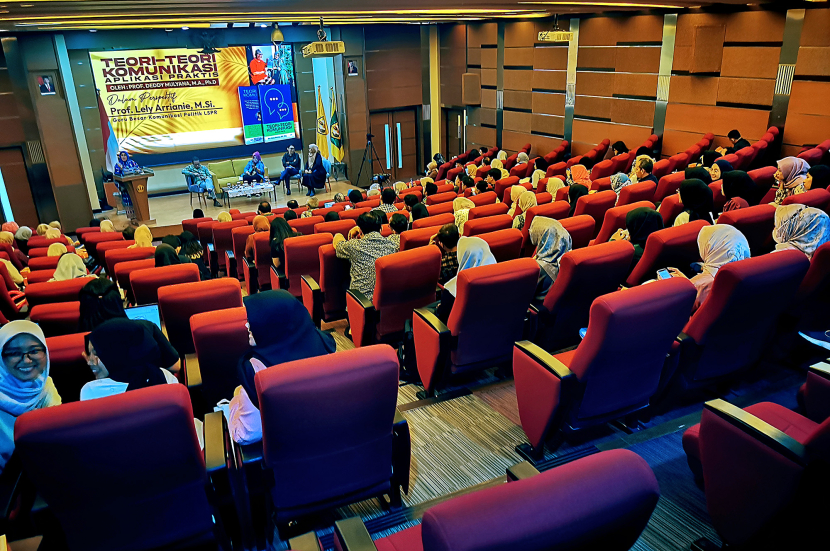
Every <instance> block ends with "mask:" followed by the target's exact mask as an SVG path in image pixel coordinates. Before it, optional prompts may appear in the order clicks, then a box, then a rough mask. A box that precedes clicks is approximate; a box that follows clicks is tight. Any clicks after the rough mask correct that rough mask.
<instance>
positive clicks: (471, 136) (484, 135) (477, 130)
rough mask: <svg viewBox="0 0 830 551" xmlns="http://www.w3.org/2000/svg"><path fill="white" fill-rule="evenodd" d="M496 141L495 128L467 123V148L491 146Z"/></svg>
mask: <svg viewBox="0 0 830 551" xmlns="http://www.w3.org/2000/svg"><path fill="white" fill-rule="evenodd" d="M495 143H496V129H495V128H488V127H486V126H470V125H467V148H468V149H469V148H471V147H476V146H479V147H480V146H482V145H483V146H486V147H492V146H493V144H495Z"/></svg>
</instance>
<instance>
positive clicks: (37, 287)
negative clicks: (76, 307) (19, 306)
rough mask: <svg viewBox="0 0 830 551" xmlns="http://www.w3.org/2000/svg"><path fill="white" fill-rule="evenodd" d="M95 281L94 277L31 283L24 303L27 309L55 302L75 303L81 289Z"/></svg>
mask: <svg viewBox="0 0 830 551" xmlns="http://www.w3.org/2000/svg"><path fill="white" fill-rule="evenodd" d="M93 279H95V276H89V277H79V278H76V279H67V280H65V281H48V282H46V283H32V284H31V285H29V286H27V287H26V301H27V302H28V303H29V308H33V307H35V306H37V305H38V304H51V303H55V302H75V301H77V300H78V293H80V291H81V288H82V287H83V286H84V285H86V284H87V283H89V282H90V281H92V280H93Z"/></svg>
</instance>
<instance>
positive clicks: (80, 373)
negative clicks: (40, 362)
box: [46, 333, 93, 404]
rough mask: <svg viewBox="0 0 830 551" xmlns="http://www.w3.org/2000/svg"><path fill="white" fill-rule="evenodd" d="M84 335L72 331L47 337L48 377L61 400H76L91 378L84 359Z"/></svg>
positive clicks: (67, 401) (65, 401)
mask: <svg viewBox="0 0 830 551" xmlns="http://www.w3.org/2000/svg"><path fill="white" fill-rule="evenodd" d="M84 335H86V333H73V334H71V335H61V336H59V337H47V338H46V349H47V350H48V351H49V377H51V378H52V382H53V383H55V388H56V389H57V390H58V394H60V396H61V402H62V403H64V404H66V403H69V402H77V401H78V400H80V399H81V388H83V386H84V385H85V384H86V383H88V382H89V381H91V380H92V379H93V376H92V371H90V369H89V365H87V363H86V359H84V356H83V353H84Z"/></svg>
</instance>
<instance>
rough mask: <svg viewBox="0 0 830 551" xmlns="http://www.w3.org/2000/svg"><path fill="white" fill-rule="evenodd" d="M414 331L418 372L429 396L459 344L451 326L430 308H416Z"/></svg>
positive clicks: (413, 323) (413, 317)
mask: <svg viewBox="0 0 830 551" xmlns="http://www.w3.org/2000/svg"><path fill="white" fill-rule="evenodd" d="M412 331H413V336H414V339H415V347H416V349H417V350H418V354H417V356H416V361H417V363H418V374H419V375H420V377H421V381H422V382H423V384H424V391H425V393H426V394H427V395H428V396H429V395H432V394H433V393H434V391H435V388H436V386H437V385H438V384H439V382H440V380H441V378H442V377H443V376H444V372H445V371H446V368H447V362H448V361H449V358H450V354H451V353H452V351H453V350H454V349H455V347H456V345H457V339H456V338H455V337H453V334H452V332H451V331H450V329H449V327H447V326H446V325H445V324H444V322H442V321H441V320H440V319H438V316H436V315H435V314H434V313H433V312H432V310H430V309H428V308H416V309H415V311H414V312H413V316H412Z"/></svg>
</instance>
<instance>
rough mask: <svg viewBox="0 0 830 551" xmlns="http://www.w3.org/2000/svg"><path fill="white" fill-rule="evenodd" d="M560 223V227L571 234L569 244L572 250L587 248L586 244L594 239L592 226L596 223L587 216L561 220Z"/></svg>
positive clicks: (581, 215)
mask: <svg viewBox="0 0 830 551" xmlns="http://www.w3.org/2000/svg"><path fill="white" fill-rule="evenodd" d="M560 222H561V223H562V227H563V228H565V229H566V230H568V233H569V234H571V242H572V246H573V248H574V249H581V248H582V247H587V246H588V243H590V242H591V238H592V237H594V226H595V224H596V222H595V221H594V219H593V218H592V217H591V216H588V215H587V214H580V215H579V216H571V217H569V218H562V219H561V220H560Z"/></svg>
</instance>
